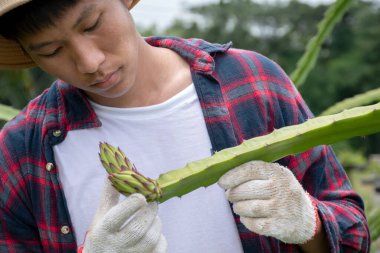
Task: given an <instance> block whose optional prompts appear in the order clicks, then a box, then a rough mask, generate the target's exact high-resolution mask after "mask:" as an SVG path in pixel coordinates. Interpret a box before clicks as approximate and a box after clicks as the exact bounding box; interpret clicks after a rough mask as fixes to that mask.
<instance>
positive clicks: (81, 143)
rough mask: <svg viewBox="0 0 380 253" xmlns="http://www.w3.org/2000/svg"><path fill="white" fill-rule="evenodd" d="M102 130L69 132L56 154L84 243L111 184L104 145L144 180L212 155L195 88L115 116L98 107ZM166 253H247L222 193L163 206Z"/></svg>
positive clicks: (202, 192)
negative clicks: (114, 148)
mask: <svg viewBox="0 0 380 253" xmlns="http://www.w3.org/2000/svg"><path fill="white" fill-rule="evenodd" d="M92 105H93V107H94V109H95V112H96V113H97V115H98V117H99V119H100V120H101V122H102V126H101V127H100V128H92V129H83V130H75V131H70V132H68V135H67V137H66V139H65V141H64V142H62V143H60V144H58V145H56V146H54V154H55V160H56V163H57V166H58V169H59V176H60V180H61V182H62V185H63V189H64V193H65V196H66V200H67V204H68V209H69V212H70V216H71V220H72V222H73V226H74V229H75V231H76V238H77V241H78V243H79V244H81V243H83V240H84V235H85V233H86V230H87V229H88V227H89V225H90V223H91V221H92V218H93V216H94V213H95V210H96V208H97V205H98V202H99V198H100V194H101V192H102V189H103V184H104V179H105V177H106V172H105V169H104V168H103V167H102V165H101V163H100V161H99V158H98V152H99V142H108V143H110V144H112V145H114V146H119V147H120V148H121V149H122V150H123V151H124V152H125V154H126V155H127V157H128V158H129V159H130V160H131V161H132V163H134V164H135V166H136V168H137V169H138V170H139V171H140V172H141V173H142V174H144V175H145V176H148V177H150V178H153V179H155V178H158V177H159V175H160V174H162V173H165V172H167V171H169V170H174V169H178V168H180V167H183V166H185V165H186V164H187V163H188V162H191V161H195V160H199V159H202V158H205V157H209V156H210V155H211V143H210V139H209V136H208V133H207V129H206V125H205V122H204V118H203V115H202V110H201V107H200V103H199V100H198V97H197V94H196V91H195V87H194V85H193V84H192V85H190V86H188V87H187V88H186V89H184V90H183V91H181V92H180V93H178V94H176V95H175V96H174V97H172V98H170V99H169V100H167V101H165V102H163V103H161V104H158V105H153V106H147V107H138V108H112V107H105V106H101V105H98V104H95V103H92ZM159 217H160V219H161V221H162V224H163V228H162V229H163V234H164V236H165V237H166V239H167V241H168V252H172V253H181V252H189V253H194V252H199V253H201V252H202V253H203V252H208V253H212V252H215V253H224V252H225V253H231V252H234V253H238V252H243V250H242V246H241V241H240V239H239V235H238V231H237V228H236V225H235V222H234V219H233V215H232V213H231V208H230V206H229V203H228V201H227V200H226V198H225V195H224V191H223V190H222V189H221V188H220V187H219V186H218V185H217V184H214V185H212V186H210V187H207V188H206V189H205V188H201V189H197V190H195V191H193V192H191V193H189V194H187V195H185V196H183V197H182V198H173V199H170V200H168V201H166V202H164V203H162V204H160V205H159Z"/></svg>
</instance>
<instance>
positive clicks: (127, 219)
mask: <svg viewBox="0 0 380 253" xmlns="http://www.w3.org/2000/svg"><path fill="white" fill-rule="evenodd" d="M119 196H120V194H119V193H118V192H117V191H116V190H115V189H114V188H113V186H112V185H111V183H110V182H109V180H108V179H107V181H106V186H105V188H104V191H103V194H102V197H101V200H100V204H99V207H98V209H97V211H96V214H95V218H94V220H93V223H92V225H91V228H90V231H89V232H88V234H87V236H86V239H85V243H84V249H83V252H84V253H129V252H131V253H132V252H133V253H137V252H138V253H148V252H149V253H153V252H154V253H164V252H166V250H167V243H166V239H165V237H164V236H163V235H162V233H161V221H160V219H159V218H158V216H157V210H158V206H157V202H153V203H147V202H146V199H145V197H144V196H143V195H141V194H133V195H131V196H129V197H127V198H126V199H125V200H123V201H122V202H121V203H118V201H119Z"/></svg>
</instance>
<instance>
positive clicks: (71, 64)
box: [20, 0, 141, 103]
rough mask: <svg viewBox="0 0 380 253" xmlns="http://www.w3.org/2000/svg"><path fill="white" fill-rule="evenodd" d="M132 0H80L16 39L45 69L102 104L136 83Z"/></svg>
mask: <svg viewBox="0 0 380 253" xmlns="http://www.w3.org/2000/svg"><path fill="white" fill-rule="evenodd" d="M131 2H132V0H81V1H79V3H78V4H77V5H75V6H74V7H73V8H70V9H69V10H68V11H67V12H66V13H65V14H64V16H63V17H62V18H60V19H58V20H56V21H55V24H54V25H52V26H50V27H47V28H43V30H42V31H41V32H38V33H36V34H33V35H28V36H26V37H25V38H22V39H21V40H20V43H21V44H22V46H23V47H24V49H25V50H26V52H27V53H28V54H29V55H30V56H31V57H32V59H33V60H34V61H35V62H36V63H37V64H38V65H39V66H40V67H41V68H42V69H44V70H45V71H46V72H47V73H49V74H51V75H53V76H56V77H58V78H60V79H62V80H64V81H66V82H68V83H70V84H71V85H73V86H75V87H77V88H80V89H82V90H84V91H85V92H86V93H87V94H88V95H89V97H92V98H93V99H94V100H95V101H96V102H99V103H102V102H103V100H104V99H106V100H107V99H111V98H117V97H120V96H122V95H123V94H124V93H126V92H127V91H128V89H129V88H130V86H131V84H133V83H134V82H135V78H136V74H137V67H136V66H137V65H138V50H139V44H140V43H141V37H140V36H138V34H137V32H136V30H135V26H134V24H133V21H132V18H131V16H130V14H129V11H128V6H129V4H130V3H131Z"/></svg>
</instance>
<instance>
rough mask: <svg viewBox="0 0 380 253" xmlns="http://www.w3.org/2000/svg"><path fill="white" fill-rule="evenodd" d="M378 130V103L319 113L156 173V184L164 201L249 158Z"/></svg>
mask: <svg viewBox="0 0 380 253" xmlns="http://www.w3.org/2000/svg"><path fill="white" fill-rule="evenodd" d="M379 131H380V103H378V104H375V105H371V106H363V107H357V108H352V109H350V110H345V111H343V112H341V113H339V114H334V115H329V116H321V117H317V118H314V119H309V120H308V121H306V122H304V123H302V124H299V125H293V126H288V127H283V128H281V129H278V130H275V131H273V132H272V133H270V134H268V135H265V136H260V137H256V138H252V139H250V140H246V141H244V142H243V143H242V144H241V145H239V146H236V147H233V148H228V149H224V150H222V151H220V152H217V153H216V154H214V155H213V156H211V157H209V158H206V159H202V160H198V161H194V162H191V163H189V164H187V165H186V166H185V167H183V168H180V169H177V170H173V171H170V172H167V173H164V174H162V175H160V177H159V178H158V179H157V183H158V185H159V186H160V188H161V191H162V196H161V197H160V198H159V199H157V200H158V201H159V202H161V203H162V202H164V201H166V200H168V199H170V198H173V197H180V196H182V195H185V194H187V193H189V192H191V191H193V190H195V189H197V188H200V187H206V186H209V185H212V184H214V183H216V182H217V181H218V179H219V178H220V177H221V176H222V175H223V174H224V173H226V172H227V171H228V170H230V169H232V168H234V167H236V166H238V165H241V164H243V163H246V162H248V161H251V160H263V161H267V162H273V161H275V160H278V159H280V158H282V157H285V156H287V155H292V154H296V153H300V152H303V151H306V150H308V149H310V148H312V147H315V146H318V145H322V144H332V143H335V142H338V141H342V140H345V139H348V138H352V137H355V136H365V135H369V134H373V133H376V132H379Z"/></svg>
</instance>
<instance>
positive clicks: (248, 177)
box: [218, 161, 320, 244]
mask: <svg viewBox="0 0 380 253" xmlns="http://www.w3.org/2000/svg"><path fill="white" fill-rule="evenodd" d="M218 184H219V185H220V186H221V187H222V188H224V189H225V190H227V191H226V196H227V198H228V200H229V201H230V202H232V203H233V210H234V212H235V213H236V214H238V215H240V220H241V222H242V223H243V224H244V225H245V226H246V227H247V228H248V229H249V230H251V231H253V232H255V233H257V234H260V235H265V236H272V237H274V238H277V239H278V240H281V241H283V242H285V243H291V244H303V243H305V242H307V241H309V240H310V239H312V238H313V237H314V235H315V233H316V231H317V228H318V224H319V223H320V221H319V217H318V213H317V209H316V207H315V206H314V205H313V203H312V201H311V198H310V196H309V194H308V193H307V192H306V191H305V190H304V189H303V188H302V186H301V184H300V183H299V182H298V180H297V179H296V178H295V176H294V175H293V173H292V172H291V171H290V170H289V169H287V168H286V167H283V166H281V165H279V164H277V163H267V162H262V161H253V162H248V163H245V164H243V165H241V166H238V167H236V168H234V169H233V170H230V171H228V172H227V173H226V174H225V175H223V176H222V177H221V178H220V179H219V181H218Z"/></svg>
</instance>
